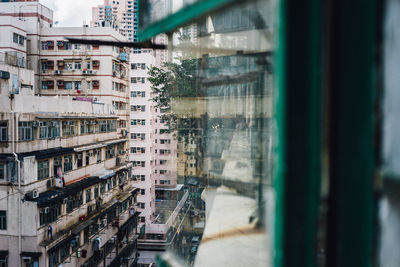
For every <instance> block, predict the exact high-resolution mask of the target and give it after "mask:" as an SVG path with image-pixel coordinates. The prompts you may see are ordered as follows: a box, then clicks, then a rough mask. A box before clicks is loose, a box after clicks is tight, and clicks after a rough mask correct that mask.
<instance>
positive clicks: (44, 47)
mask: <svg viewBox="0 0 400 267" xmlns="http://www.w3.org/2000/svg"><path fill="white" fill-rule="evenodd" d="M42 50H48V46H47V41H46V42H42Z"/></svg>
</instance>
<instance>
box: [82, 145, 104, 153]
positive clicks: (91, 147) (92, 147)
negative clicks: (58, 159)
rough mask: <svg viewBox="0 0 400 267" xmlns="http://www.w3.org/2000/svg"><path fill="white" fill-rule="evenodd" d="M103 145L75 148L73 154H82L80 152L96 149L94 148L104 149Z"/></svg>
mask: <svg viewBox="0 0 400 267" xmlns="http://www.w3.org/2000/svg"><path fill="white" fill-rule="evenodd" d="M104 146H105V144H103V143H98V144H94V145H90V146H81V147H76V148H74V151H75V152H82V151H86V150H91V149H96V148H100V147H104Z"/></svg>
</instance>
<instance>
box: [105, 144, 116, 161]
mask: <svg viewBox="0 0 400 267" xmlns="http://www.w3.org/2000/svg"><path fill="white" fill-rule="evenodd" d="M113 157H115V146H114V145H109V146H107V147H106V159H111V158H113Z"/></svg>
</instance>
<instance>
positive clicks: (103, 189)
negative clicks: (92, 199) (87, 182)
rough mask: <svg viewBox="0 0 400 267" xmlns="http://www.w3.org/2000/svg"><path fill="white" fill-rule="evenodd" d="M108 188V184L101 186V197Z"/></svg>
mask: <svg viewBox="0 0 400 267" xmlns="http://www.w3.org/2000/svg"><path fill="white" fill-rule="evenodd" d="M106 187H107V184H106V183H101V184H100V195H103V194H104V193H105V192H106ZM94 192H95V193H96V191H94Z"/></svg>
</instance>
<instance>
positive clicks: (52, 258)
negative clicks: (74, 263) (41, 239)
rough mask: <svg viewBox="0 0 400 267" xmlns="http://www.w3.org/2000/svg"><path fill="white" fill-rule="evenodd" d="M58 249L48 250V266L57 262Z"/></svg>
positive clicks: (54, 266)
mask: <svg viewBox="0 0 400 267" xmlns="http://www.w3.org/2000/svg"><path fill="white" fill-rule="evenodd" d="M59 251H60V250H59V249H54V250H51V251H49V267H56V266H57V264H58V263H59V259H58V255H59V253H58V252H59Z"/></svg>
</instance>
